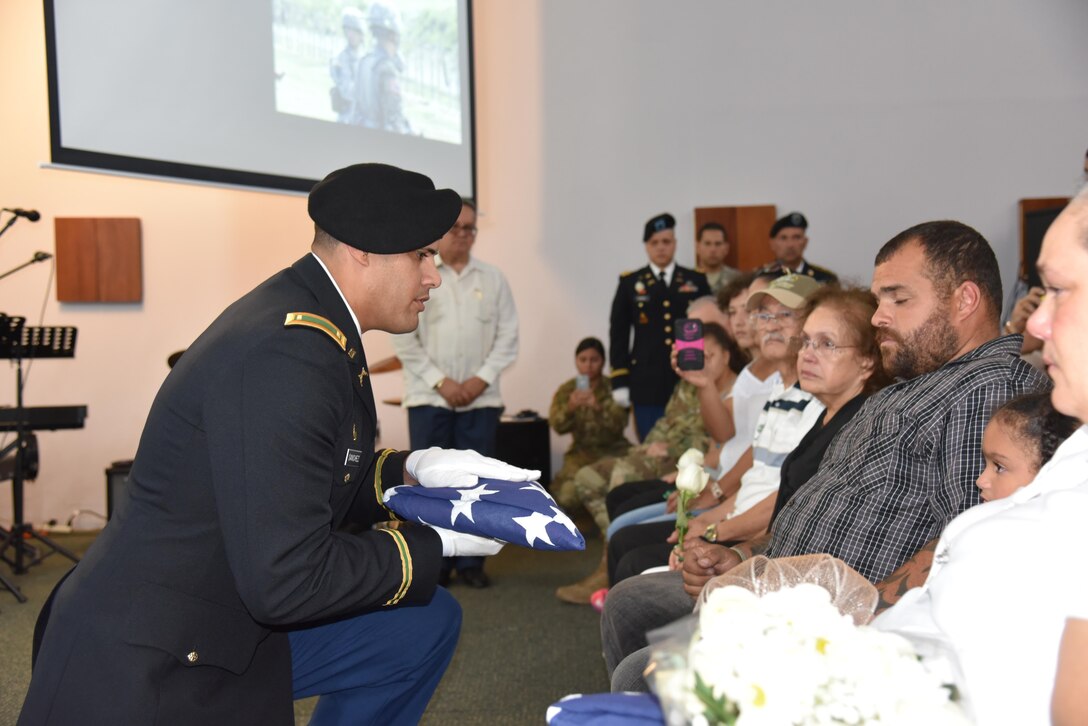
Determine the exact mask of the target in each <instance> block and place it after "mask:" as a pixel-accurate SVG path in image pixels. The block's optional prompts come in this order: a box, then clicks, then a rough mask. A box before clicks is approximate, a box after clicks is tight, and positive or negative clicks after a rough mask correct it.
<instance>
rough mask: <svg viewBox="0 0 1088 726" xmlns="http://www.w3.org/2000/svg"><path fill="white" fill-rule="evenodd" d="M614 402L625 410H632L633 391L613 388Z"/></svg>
mask: <svg viewBox="0 0 1088 726" xmlns="http://www.w3.org/2000/svg"><path fill="white" fill-rule="evenodd" d="M612 400H613V401H615V402H616V403H618V404H619V405H621V406H623V407H624V408H631V389H630V388H613V389H612Z"/></svg>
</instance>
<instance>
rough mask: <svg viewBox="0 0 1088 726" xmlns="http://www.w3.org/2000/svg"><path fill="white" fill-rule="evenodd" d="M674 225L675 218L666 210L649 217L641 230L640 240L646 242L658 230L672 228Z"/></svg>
mask: <svg viewBox="0 0 1088 726" xmlns="http://www.w3.org/2000/svg"><path fill="white" fill-rule="evenodd" d="M675 226H676V220H675V219H673V216H672V215H671V214H669V213H668V212H665V213H664V214H659V215H657V216H656V217H653V218H651V219H650V221H649V222H647V223H646V228H645V229H643V230H642V241H643V242H647V241H649V239H650V238H651V237H653V236H654V235H655V234H657V233H658V232H663V231H665V230H666V229H673V228H674V227H675Z"/></svg>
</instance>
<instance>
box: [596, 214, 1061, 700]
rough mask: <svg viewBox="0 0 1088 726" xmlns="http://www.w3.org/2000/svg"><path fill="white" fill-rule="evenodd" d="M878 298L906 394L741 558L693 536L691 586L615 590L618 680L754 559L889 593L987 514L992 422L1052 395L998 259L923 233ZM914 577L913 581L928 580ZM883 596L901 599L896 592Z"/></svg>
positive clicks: (866, 419)
mask: <svg viewBox="0 0 1088 726" xmlns="http://www.w3.org/2000/svg"><path fill="white" fill-rule="evenodd" d="M872 291H873V293H874V294H875V295H876V296H877V299H878V302H879V307H878V309H877V312H876V314H875V315H874V316H873V321H872V322H873V325H874V326H875V327H876V328H877V329H878V332H877V338H878V340H879V341H880V349H881V355H882V358H883V362H884V368H885V370H886V371H887V372H888V373H889V374H890V375H891V376H892V377H893V378H895V379H896V380H897V383H895V384H893V385H891V386H889V387H888V388H886V389H884V390H883V391H881V392H880V393H877V394H875V395H873V396H872V397H870V398H869V400H868V401H867V402H866V403H865V405H864V406H863V407H862V409H861V410H860V411H859V412H858V413H857V415H855V416H854V418H853V419H852V420H851V421H850V422H849V423H847V424H846V425H845V426H844V427H843V429H842V431H840V432H839V434H838V435H837V436H836V437H835V439H834V440H833V441H832V443H831V446H830V447H829V448H828V451H827V453H826V454H825V455H824V459H823V461H822V462H821V464H820V468H819V470H818V471H817V473H816V474H815V475H814V476H813V478H812V479H810V480H809V481H808V482H806V483H805V484H804V485H803V486H802V487H801V488H800V489H799V490H798V492H797V493H796V494H795V495H794V496H793V497H792V498H791V499H790V500H789V502H788V503H787V504H786V505H785V507H784V508H783V509H782V511H781V512H780V513H779V515H778V516H777V517H776V518H775V520H774V521H773V522H772V523H771V528H770V531H769V533H768V534H766V535H763V536H761V537H759V538H756V539H754V540H750V541H748V542H744V543H742V544H740V545H736V546H733V547H725V546H722V545H715V544H710V543H706V542H702V541H700V540H698V539H695V538H692V541H691V542H690V543H685V544H686V545H687V547H688V550H689V551H688V553H686V555H685V558H684V571H683V573H682V575H681V573H679V572H669V573H662V574H659V575H646V576H641V577H637V578H632V579H631V580H629V581H627V582H625V583H622V584H621V585H619V586H617V587H616V588H614V589H613V590H612V591H611V592H610V593H609V596H608V599H607V601H606V604H605V612H604V617H603V619H602V622H601V634H602V639H603V641H604V648H605V659H606V661H607V663H608V666H609V668H610V670H611V669H613V668H615V667H616V665H617V664H618V663H619V661H620V660H621V659H622V658H623V657H625V656H627V655H628V654H630V653H632V652H633V651H635V650H637V649H639V648H642V647H644V646H645V645H646V640H645V634H646V632H647V631H648V630H651V629H653V628H655V627H660V626H662V625H665V624H666V623H668V622H670V621H671V620H673V619H675V618H677V617H680V616H682V615H684V614H686V613H687V612H690V610H691V599H690V597H688V596H691V597H694V596H696V595H698V593H699V590H700V589H701V588H702V586H703V584H704V583H705V582H706V580H707V579H709V578H710V577H713V576H715V575H717V574H721V573H723V572H725V571H727V570H729V569H731V568H732V567H734V566H735V565H737V564H739V563H740V562H741V561H742V559H746V558H747V557H749V556H751V555H753V554H766V555H767V556H768V557H789V556H793V555H801V554H813V553H820V552H826V553H829V554H832V555H834V556H835V557H838V558H840V559H842V560H844V561H845V562H846V563H847V564H849V565H850V566H851V567H853V568H854V569H856V570H857V571H858V572H860V573H861V574H862V575H864V576H865V577H866V578H868V579H869V580H870V581H871V582H873V583H879V582H881V581H884V580H885V579H886V578H889V575H892V574H893V571H895V570H896V569H897V568H899V567H900V566H902V565H904V563H905V562H907V561H908V559H910V558H911V557H912V556H914V555H915V553H917V552H919V551H920V550H924V548H925V547H926V545H927V543H930V542H931V541H935V540H936V538H937V537H938V536H939V535H940V533H941V530H942V529H943V528H944V526H945V525H946V524H947V523H948V522H949V521H951V520H952V518H953V517H955V516H956V515H957V514H959V513H960V512H962V511H963V510H964V509H967V508H968V507H971V506H974V505H975V504H977V503H978V502H979V497H978V489H977V488H976V487H975V479H976V478H977V477H978V475H979V473H980V472H981V471H982V469H983V459H982V452H981V445H982V431H983V429H984V428H985V426H986V422H987V421H988V420H989V417H990V413H991V412H992V411H993V410H994V409H995V408H996V407H997V406H999V405H1001V404H1002V403H1004V402H1005V401H1007V400H1008V399H1010V398H1013V397H1015V396H1019V395H1022V394H1024V393H1030V392H1038V391H1045V390H1047V389H1048V388H1049V385H1050V384H1049V381H1048V380H1047V379H1046V377H1045V376H1044V375H1043V374H1041V373H1039V372H1038V371H1036V370H1035V369H1034V368H1032V367H1031V366H1030V365H1028V364H1026V363H1024V362H1023V361H1022V360H1020V357H1019V353H1020V345H1021V337H1020V336H1018V335H1008V336H1004V337H999V335H1000V333H999V318H1000V314H1001V299H1002V295H1001V278H1000V273H999V269H998V265H997V259H996V258H995V256H994V253H993V250H992V249H991V248H990V246H989V244H988V243H987V242H986V240H985V239H984V238H983V237H982V235H980V234H979V233H978V232H977V231H975V230H974V229H972V228H970V227H968V226H966V225H964V224H961V223H959V222H951V221H940V222H927V223H924V224H920V225H917V226H915V227H912V228H910V229H908V230H906V231H904V232H902V233H900V234H899V235H897V236H896V237H894V238H893V239H891V240H890V241H889V242H888V243H887V244H885V245H884V247H883V248H882V249H881V250H880V252H879V254H878V255H877V258H876V270H875V272H874V274H873V283H872ZM927 564H928V560H926V561H925V562H924V563H922V564H920V565H919V566H918V569H924V567H925V565H927ZM909 569H910V568H909V567H907V568H905V569H904V573H905V574H903V575H902V577H903V579H904V580H907V579H913V578H908V574H913V575H914V576H915V577H916V576H918V575H919V574H920V573H917V572H915V573H907V572H906V570H909ZM898 577H900V573H896V578H898ZM896 587H898V585H897V586H896ZM893 589H894V588H893ZM883 595H884V597H885V599H886V600H887V599H890V598H892V597H894V595H890V594H889V593H888V588H887V587H885V588H884V593H883ZM632 660H638V661H639V664H642V662H643V661H642V660H641V659H638V658H632ZM634 667H637V666H636V664H634V663H632V664H631V667H630V668H629V667H628V665H627V664H624V667H623V668H621V671H623V673H619V672H617V673H616V674H615V677H614V679H613V684H614V686H623V687H631V686H632V685H637V679H635V682H632V681H631V680H630V679H629V678H628V676H627V674H628V673H629V672H631V670H632V668H634Z"/></svg>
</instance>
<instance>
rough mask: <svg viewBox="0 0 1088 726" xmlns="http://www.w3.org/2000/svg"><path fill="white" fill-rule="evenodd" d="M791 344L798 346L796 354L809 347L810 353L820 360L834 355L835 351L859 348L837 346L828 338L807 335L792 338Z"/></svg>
mask: <svg viewBox="0 0 1088 726" xmlns="http://www.w3.org/2000/svg"><path fill="white" fill-rule="evenodd" d="M793 342H794V343H796V344H797V345H798V346H799V348H798V352H801V351H804V350H805V349H806V348H809V347H811V348H812V352H813V353H815V354H816V355H817V356H819V357H820V358H830V357H831V356H833V355H834V354H835V351H836V350H846V349H847V348H858V347H860V346H857V345H838V344H837V343H836V342H835V341H833V340H831V339H830V338H810V337H808V336H807V335H802V336H800V337H799V338H794V339H793Z"/></svg>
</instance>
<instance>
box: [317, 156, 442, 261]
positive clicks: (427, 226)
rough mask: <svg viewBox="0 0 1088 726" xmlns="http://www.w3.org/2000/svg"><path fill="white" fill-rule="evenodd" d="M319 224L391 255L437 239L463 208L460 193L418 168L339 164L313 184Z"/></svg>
mask: <svg viewBox="0 0 1088 726" xmlns="http://www.w3.org/2000/svg"><path fill="white" fill-rule="evenodd" d="M307 208H308V210H309V213H310V219H312V220H314V222H315V223H316V224H317V226H318V227H320V228H321V229H323V230H325V231H326V232H328V233H329V234H330V235H332V236H333V237H335V238H336V239H338V240H340V241H341V242H343V243H344V244H347V245H351V246H352V247H355V248H357V249H360V250H363V251H364V252H374V253H377V254H382V255H392V254H396V253H399V252H410V251H412V250H417V249H419V248H421V247H426V246H427V245H429V244H431V243H433V242H434V241H435V240H437V239H439V238H440V237H442V235H444V234H446V232H449V231H450V228H451V227H453V224H454V222H456V221H457V217H458V215H460V214H461V197H460V195H458V194H457V192H455V191H453V190H452V189H435V188H434V182H432V181H431V180H430V179H429V178H428V177H426V176H424V175H422V174H417V173H416V172H414V171H405V170H404V169H398V168H397V167H395V166H389V165H387V164H355V165H353V166H348V167H345V168H343V169H337V170H336V171H334V172H332V173H331V174H329V175H328V176H327V177H325V178H324V179H322V180H321V181H319V182H318V183H317V184H315V185H314V188H313V189H311V190H310V199H309V203H308V205H307Z"/></svg>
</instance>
